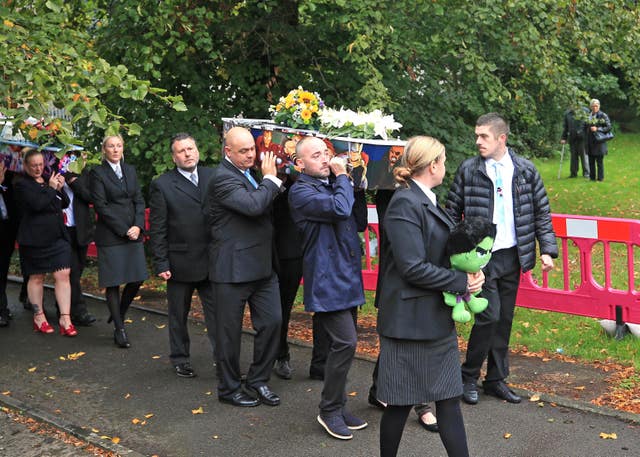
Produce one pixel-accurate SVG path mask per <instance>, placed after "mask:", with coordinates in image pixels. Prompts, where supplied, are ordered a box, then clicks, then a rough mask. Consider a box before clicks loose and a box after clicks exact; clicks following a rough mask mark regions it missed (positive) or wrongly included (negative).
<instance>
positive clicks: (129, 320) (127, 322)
mask: <svg viewBox="0 0 640 457" xmlns="http://www.w3.org/2000/svg"><path fill="white" fill-rule="evenodd" d="M124 323H125V324H133V321H132V320H131V319H125V320H124Z"/></svg>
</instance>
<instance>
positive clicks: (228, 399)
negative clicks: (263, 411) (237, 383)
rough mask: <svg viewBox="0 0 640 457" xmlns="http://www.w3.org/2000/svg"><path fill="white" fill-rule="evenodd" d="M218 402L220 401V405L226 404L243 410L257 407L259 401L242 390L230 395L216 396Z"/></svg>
mask: <svg viewBox="0 0 640 457" xmlns="http://www.w3.org/2000/svg"><path fill="white" fill-rule="evenodd" d="M218 400H220V401H221V402H222V403H228V404H230V405H233V406H240V407H245V408H249V407H252V406H258V405H259V404H260V400H258V399H257V398H253V397H252V396H250V395H249V394H247V393H246V392H243V391H242V390H237V391H236V392H234V393H232V394H231V395H226V396H222V395H218Z"/></svg>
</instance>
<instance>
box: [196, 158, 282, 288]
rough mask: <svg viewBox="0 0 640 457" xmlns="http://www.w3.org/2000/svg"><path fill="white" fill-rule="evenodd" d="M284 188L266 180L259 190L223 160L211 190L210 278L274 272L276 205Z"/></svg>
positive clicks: (234, 279)
mask: <svg viewBox="0 0 640 457" xmlns="http://www.w3.org/2000/svg"><path fill="white" fill-rule="evenodd" d="M279 192H280V188H279V187H278V186H277V185H276V184H275V183H273V182H272V181H270V180H268V179H264V180H263V181H262V182H261V183H260V185H259V186H258V188H257V189H254V188H253V186H252V185H251V183H250V182H249V180H248V179H247V178H246V177H245V176H244V175H243V174H242V173H241V172H240V170H238V169H237V168H236V167H235V166H233V164H232V163H231V162H229V161H228V160H227V159H223V160H222V162H221V163H220V165H218V167H217V168H216V172H215V174H214V176H213V178H212V179H211V181H210V182H209V188H208V190H207V202H206V206H207V211H208V225H209V227H210V230H211V244H210V247H209V260H210V268H209V279H211V280H212V281H213V282H219V283H243V282H250V281H257V280H259V279H265V278H268V277H270V276H271V275H272V274H273V271H274V248H273V224H272V220H271V218H272V214H271V213H272V206H273V205H272V204H273V200H274V198H275V197H276V195H278V193H279Z"/></svg>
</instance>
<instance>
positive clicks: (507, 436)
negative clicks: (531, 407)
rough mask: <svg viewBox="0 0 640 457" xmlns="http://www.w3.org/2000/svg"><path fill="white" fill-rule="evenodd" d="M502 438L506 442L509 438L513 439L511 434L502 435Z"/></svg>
mask: <svg viewBox="0 0 640 457" xmlns="http://www.w3.org/2000/svg"><path fill="white" fill-rule="evenodd" d="M502 437H503V438H504V439H505V440H508V439H509V438H511V433H505V434H504V435H502Z"/></svg>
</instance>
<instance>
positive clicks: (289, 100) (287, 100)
mask: <svg viewBox="0 0 640 457" xmlns="http://www.w3.org/2000/svg"><path fill="white" fill-rule="evenodd" d="M295 103H296V101H295V100H294V99H293V97H289V96H288V95H287V98H285V100H284V106H285V108H291V107H292V106H293V105H294V104H295Z"/></svg>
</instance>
